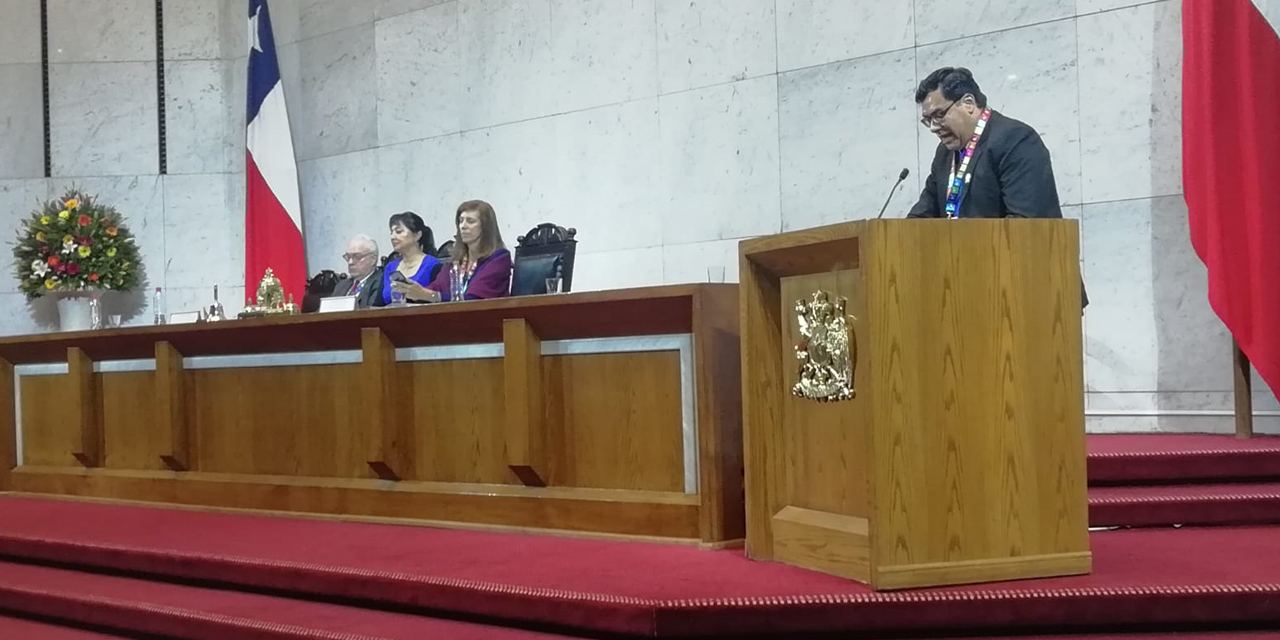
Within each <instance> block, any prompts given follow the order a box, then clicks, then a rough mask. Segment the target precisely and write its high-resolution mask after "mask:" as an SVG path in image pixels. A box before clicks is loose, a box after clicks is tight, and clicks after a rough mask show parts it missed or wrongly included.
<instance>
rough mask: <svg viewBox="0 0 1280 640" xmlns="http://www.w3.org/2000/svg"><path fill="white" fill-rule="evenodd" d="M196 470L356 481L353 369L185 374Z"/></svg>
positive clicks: (360, 435)
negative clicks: (197, 452) (197, 454)
mask: <svg viewBox="0 0 1280 640" xmlns="http://www.w3.org/2000/svg"><path fill="white" fill-rule="evenodd" d="M186 375H187V383H186V384H187V388H188V389H190V390H191V396H192V404H193V408H192V415H193V417H194V419H195V425H194V426H195V431H196V434H197V436H198V440H199V444H198V445H197V446H198V447H199V450H200V468H201V469H202V470H204V471H209V472H221V473H265V474H281V475H302V476H338V477H348V478H361V477H367V476H368V475H369V472H368V469H367V466H366V461H365V455H364V454H365V450H364V447H365V442H366V437H367V436H366V435H365V434H366V433H367V430H368V426H367V425H368V421H367V420H366V419H365V418H364V416H363V415H362V414H360V408H361V403H360V402H359V398H358V397H357V394H358V393H359V391H360V389H361V385H360V375H361V368H360V365H323V366H302V367H262V368H251V369H201V370H194V371H190V370H189V371H187V373H186Z"/></svg>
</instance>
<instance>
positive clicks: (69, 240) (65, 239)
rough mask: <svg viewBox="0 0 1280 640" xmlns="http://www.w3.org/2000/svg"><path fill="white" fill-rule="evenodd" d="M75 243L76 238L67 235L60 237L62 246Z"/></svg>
mask: <svg viewBox="0 0 1280 640" xmlns="http://www.w3.org/2000/svg"><path fill="white" fill-rule="evenodd" d="M75 241H76V237H75V236H73V235H71V234H69V233H68V234H67V235H65V236H62V244H71V243H72V242H75Z"/></svg>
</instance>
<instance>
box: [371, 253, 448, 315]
mask: <svg viewBox="0 0 1280 640" xmlns="http://www.w3.org/2000/svg"><path fill="white" fill-rule="evenodd" d="M439 264H440V261H439V260H437V259H436V258H435V256H423V257H422V264H419V265H418V271H417V273H414V274H413V277H411V278H409V279H410V280H413V281H414V282H416V283H418V284H420V285H422V286H424V287H425V286H427V285H429V284H431V273H432V272H433V271H435V270H436V266H438V265H439ZM399 268H400V258H396V259H395V260H392V261H391V262H388V263H387V266H386V268H385V269H383V270H382V304H384V305H388V304H391V274H393V273H395V272H396V270H397V269H399Z"/></svg>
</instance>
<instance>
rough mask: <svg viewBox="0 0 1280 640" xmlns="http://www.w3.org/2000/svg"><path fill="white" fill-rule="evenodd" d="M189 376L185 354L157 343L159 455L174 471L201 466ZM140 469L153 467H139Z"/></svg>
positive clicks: (156, 415) (156, 401) (156, 419)
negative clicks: (189, 395) (189, 391)
mask: <svg viewBox="0 0 1280 640" xmlns="http://www.w3.org/2000/svg"><path fill="white" fill-rule="evenodd" d="M186 380H187V378H186V375H184V374H183V366H182V354H181V353H179V352H178V350H177V349H175V348H173V345H172V344H169V343H168V342H157V343H156V371H155V375H154V376H153V383H154V384H155V411H154V413H155V420H154V422H155V423H156V426H157V434H156V435H157V436H159V437H157V438H153V440H158V441H159V442H160V443H161V450H160V451H159V452H158V457H159V458H160V459H161V460H162V461H163V464H164V466H165V467H166V468H168V469H171V470H173V471H194V470H196V469H198V468H199V466H198V464H197V463H198V457H197V456H196V446H195V445H196V437H195V434H194V433H192V431H191V426H192V420H191V411H190V406H191V405H190V402H188V400H189V398H188V397H187V389H186ZM135 468H137V469H148V468H150V467H145V466H139V467H135Z"/></svg>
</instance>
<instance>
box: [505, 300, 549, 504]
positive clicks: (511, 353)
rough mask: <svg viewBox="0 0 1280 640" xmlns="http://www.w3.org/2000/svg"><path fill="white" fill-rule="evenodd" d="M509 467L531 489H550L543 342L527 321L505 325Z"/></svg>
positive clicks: (514, 320) (515, 319) (516, 320)
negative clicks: (548, 486) (544, 396)
mask: <svg viewBox="0 0 1280 640" xmlns="http://www.w3.org/2000/svg"><path fill="white" fill-rule="evenodd" d="M502 343H503V357H502V361H503V376H502V377H503V388H504V390H505V396H504V400H505V403H504V404H505V406H506V452H507V458H506V460H507V466H508V467H510V468H511V471H512V472H513V473H515V475H516V477H517V478H518V479H519V480H520V482H521V483H522V484H524V485H526V486H530V487H545V486H547V480H546V478H547V434H546V431H545V425H546V419H545V412H544V411H543V405H544V404H545V399H544V398H543V387H542V340H541V339H539V338H538V334H536V333H534V331H533V327H532V326H530V325H529V323H528V322H526V321H525V320H524V319H523V318H514V319H511V320H506V321H504V322H503V325H502Z"/></svg>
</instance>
